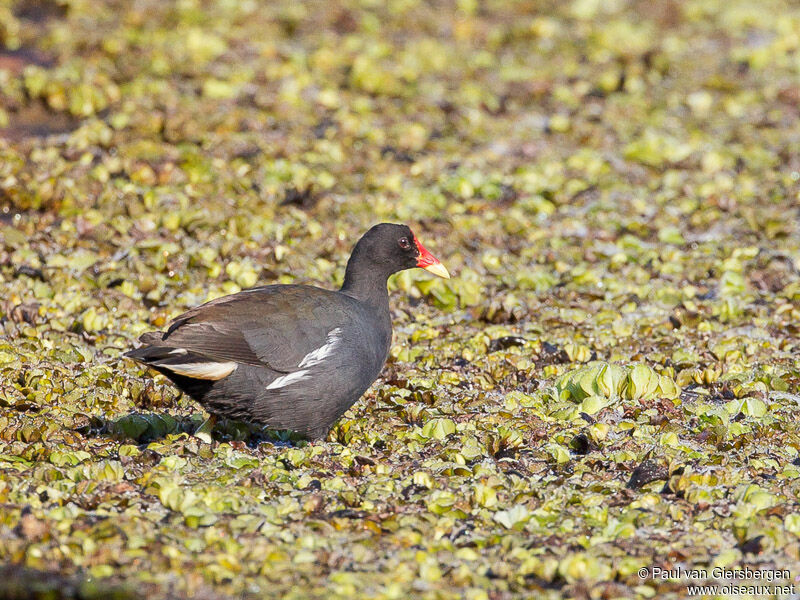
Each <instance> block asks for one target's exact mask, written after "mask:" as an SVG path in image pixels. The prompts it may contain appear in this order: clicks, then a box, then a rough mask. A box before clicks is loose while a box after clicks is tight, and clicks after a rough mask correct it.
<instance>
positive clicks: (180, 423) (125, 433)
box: [77, 412, 303, 448]
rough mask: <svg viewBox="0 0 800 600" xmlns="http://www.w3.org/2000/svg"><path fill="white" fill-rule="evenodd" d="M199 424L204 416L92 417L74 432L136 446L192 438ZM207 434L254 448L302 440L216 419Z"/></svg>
mask: <svg viewBox="0 0 800 600" xmlns="http://www.w3.org/2000/svg"><path fill="white" fill-rule="evenodd" d="M203 421H204V416H203V415H202V414H200V413H196V414H194V415H192V416H191V417H178V418H176V417H173V416H172V415H170V414H168V413H154V412H151V413H144V412H132V413H128V414H127V415H123V416H121V417H119V418H117V419H114V420H109V419H103V418H102V417H93V418H92V419H91V421H89V422H88V423H87V424H86V425H84V426H82V427H80V428H78V429H77V431H78V432H79V433H81V434H83V435H86V436H108V437H112V438H115V439H123V440H130V441H131V442H134V443H136V444H149V443H150V442H154V441H158V440H162V439H164V438H166V437H167V436H169V435H174V434H182V433H185V434H187V435H189V436H192V435H194V433H195V432H196V431H197V429H198V427H200V425H201V424H202V423H203ZM211 433H212V437H213V439H214V440H216V441H218V442H230V441H239V442H245V443H246V444H247V445H248V446H250V447H251V448H257V447H258V446H259V444H261V443H264V442H268V443H270V444H274V445H280V446H288V445H297V444H298V443H300V442H302V441H303V439H302V438H301V437H299V436H298V435H297V434H295V433H292V432H289V431H275V430H272V429H267V428H265V427H262V426H260V425H252V424H249V423H243V422H240V421H230V420H227V419H219V420H218V421H217V423H216V424H215V425H214V428H213V430H212V432H211Z"/></svg>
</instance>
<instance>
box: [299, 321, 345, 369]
mask: <svg viewBox="0 0 800 600" xmlns="http://www.w3.org/2000/svg"><path fill="white" fill-rule="evenodd" d="M341 337H342V330H341V329H340V328H339V327H337V328H336V329H333V330H331V331H329V332H328V336H327V337H326V338H325V344H323V345H322V346H320V347H319V348H317V349H316V350H312V351H311V352H309V353H308V354H306V355H305V356H304V357H303V360H301V361H300V364H299V365H297V367H298V368H299V369H304V368H305V367H313V366H314V365H317V364H319V363H321V362H322V361H323V360H325V359H326V358H327V357H328V356H330V355H331V354H332V353H333V348H334V347H335V346H336V343H337V342H338V341H339V340H340V339H341Z"/></svg>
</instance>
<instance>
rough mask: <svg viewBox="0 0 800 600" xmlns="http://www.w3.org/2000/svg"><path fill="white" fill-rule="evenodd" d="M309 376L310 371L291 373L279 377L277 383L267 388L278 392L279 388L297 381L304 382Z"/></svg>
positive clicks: (274, 382)
mask: <svg viewBox="0 0 800 600" xmlns="http://www.w3.org/2000/svg"><path fill="white" fill-rule="evenodd" d="M306 375H308V371H305V370H303V371H295V372H294V373H289V374H288V375H282V376H281V377H278V378H277V379H276V380H275V381H273V382H272V383H270V384H269V385H268V386H267V389H268V390H276V389H278V388H282V387H284V386H287V385H290V384H292V383H294V382H295V381H302V380H303V379H305V378H306Z"/></svg>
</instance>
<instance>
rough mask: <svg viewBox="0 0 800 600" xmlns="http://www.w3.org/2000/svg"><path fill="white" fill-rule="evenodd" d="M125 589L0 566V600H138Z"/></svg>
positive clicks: (22, 568)
mask: <svg viewBox="0 0 800 600" xmlns="http://www.w3.org/2000/svg"><path fill="white" fill-rule="evenodd" d="M140 598H144V596H143V595H140V594H139V593H137V592H135V591H133V590H132V589H130V587H128V586H120V585H115V584H110V583H108V582H107V581H105V580H100V581H97V580H95V579H93V578H86V577H84V576H81V575H63V574H61V573H58V572H55V571H40V570H37V569H30V568H28V567H23V566H20V565H5V566H0V600H45V599H46V600H139V599H140Z"/></svg>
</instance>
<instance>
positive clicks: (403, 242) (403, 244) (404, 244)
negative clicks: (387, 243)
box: [397, 237, 411, 250]
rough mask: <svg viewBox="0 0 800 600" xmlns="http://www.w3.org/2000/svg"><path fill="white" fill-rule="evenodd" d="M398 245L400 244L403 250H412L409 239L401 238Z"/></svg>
mask: <svg viewBox="0 0 800 600" xmlns="http://www.w3.org/2000/svg"><path fill="white" fill-rule="evenodd" d="M397 243H398V244H400V247H401V248H402V249H403V250H408V249H409V248H411V242H409V241H408V238H406V237H401V238H400V239H399V240H398V242H397Z"/></svg>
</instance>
